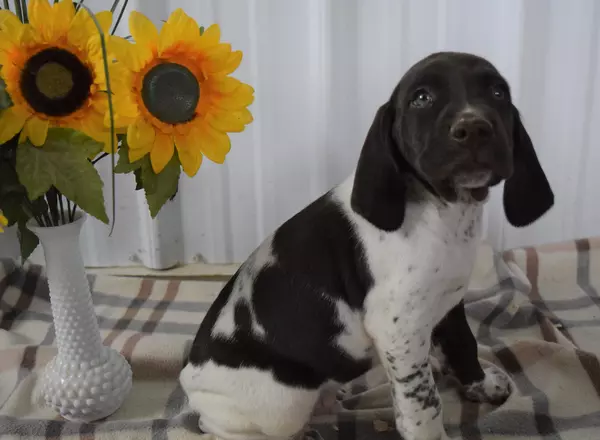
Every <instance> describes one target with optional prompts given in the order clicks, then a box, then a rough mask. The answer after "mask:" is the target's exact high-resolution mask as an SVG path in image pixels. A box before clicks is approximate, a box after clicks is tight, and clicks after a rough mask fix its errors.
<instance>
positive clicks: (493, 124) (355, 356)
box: [180, 53, 554, 440]
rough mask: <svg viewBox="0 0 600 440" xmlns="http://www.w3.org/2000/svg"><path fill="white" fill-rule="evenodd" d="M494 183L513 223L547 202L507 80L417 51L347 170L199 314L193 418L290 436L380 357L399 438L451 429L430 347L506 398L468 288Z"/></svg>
mask: <svg viewBox="0 0 600 440" xmlns="http://www.w3.org/2000/svg"><path fill="white" fill-rule="evenodd" d="M501 181H504V199H503V203H504V210H505V215H506V217H507V219H508V221H509V222H510V223H511V224H512V225H515V226H526V225H529V224H530V223H532V222H534V221H535V220H536V219H538V218H539V217H541V216H542V215H543V214H544V213H545V212H546V211H547V210H548V209H550V207H551V206H552V205H553V203H554V195H553V193H552V190H551V188H550V185H549V183H548V180H547V179H546V176H545V174H544V171H543V170H542V168H541V167H540V164H539V162H538V159H537V156H536V153H535V151H534V148H533V145H532V143H531V140H530V138H529V136H528V134H527V132H526V131H525V128H524V127H523V125H522V123H521V120H520V117H519V113H518V111H517V109H516V108H515V107H514V105H513V104H512V102H511V96H510V90H509V87H508V84H507V83H506V81H505V80H504V79H503V77H502V76H501V75H500V74H499V73H498V71H497V70H496V69H495V68H494V66H492V65H491V64H490V63H489V62H488V61H486V60H484V59H482V58H479V57H476V56H474V55H469V54H463V53H436V54H433V55H431V56H429V57H427V58H425V59H423V60H422V61H420V62H419V63H417V64H416V65H415V66H413V67H412V68H411V69H410V70H409V71H408V72H407V73H406V74H405V75H404V77H403V78H402V79H401V81H400V83H399V84H398V85H397V86H396V88H395V90H394V92H393V93H392V95H391V98H390V99H389V101H388V102H386V103H385V104H384V105H383V106H382V107H381V108H380V109H379V111H378V112H377V114H376V116H375V120H374V121H373V124H372V126H371V129H370V130H369V133H368V135H367V138H366V141H365V143H364V146H363V148H362V152H361V154H360V159H359V161H358V165H357V168H356V170H355V172H354V174H353V175H352V176H351V177H350V178H349V179H348V180H346V181H345V182H344V183H342V184H341V185H340V186H338V187H336V188H334V189H333V190H331V191H330V192H328V193H327V194H325V195H324V196H322V197H321V198H320V199H318V200H317V201H315V202H314V203H312V204H311V205H309V206H308V207H307V208H305V209H304V210H302V211H301V212H300V213H298V214H297V215H296V216H294V217H293V218H291V219H290V220H289V221H287V222H286V223H284V224H283V225H282V226H281V227H280V228H279V229H278V230H277V231H275V233H274V234H273V235H272V236H271V237H270V238H268V239H267V240H266V241H265V242H264V243H262V244H261V245H260V246H259V247H258V249H256V251H255V252H254V253H253V254H252V255H251V256H250V257H249V258H248V260H247V261H246V262H245V263H244V264H243V265H242V266H241V267H240V269H239V270H238V272H237V273H236V274H235V275H234V276H233V278H231V280H230V281H229V282H228V283H227V285H226V286H225V287H224V288H223V290H222V292H221V293H220V295H219V296H218V298H217V299H216V301H215V302H214V304H213V305H212V307H211V308H210V310H209V311H208V313H207V314H206V317H205V318H204V321H203V322H202V324H201V325H200V329H199V331H198V334H197V336H196V338H195V340H194V342H193V345H192V348H191V351H190V354H189V361H188V363H187V365H186V366H185V367H184V369H183V371H182V372H181V376H180V381H181V384H182V387H183V389H184V390H185V392H186V393H187V395H188V397H189V403H190V406H191V407H192V408H193V409H195V410H197V411H198V412H199V414H200V427H201V429H203V430H205V431H207V432H210V433H213V434H215V435H217V436H219V437H221V438H223V439H227V440H242V439H243V440H252V439H265V438H273V439H275V438H276V439H284V438H290V437H291V436H293V435H294V434H296V433H297V432H299V431H301V430H302V428H303V427H304V425H305V424H306V423H307V422H308V420H309V418H310V416H311V412H312V410H313V406H314V405H315V402H316V401H317V399H318V397H319V391H320V389H321V388H322V387H323V385H324V384H325V383H326V382H328V381H335V382H346V381H349V380H351V379H354V378H355V377H357V376H359V375H360V374H362V373H364V372H365V371H367V369H369V368H370V367H371V365H372V362H373V359H374V357H378V358H379V359H380V361H381V363H382V364H383V366H384V367H385V370H386V372H387V375H388V377H389V380H390V382H391V386H392V394H393V402H394V412H395V420H396V426H397V429H398V431H399V433H400V434H401V435H402V438H404V439H406V440H439V439H446V438H447V435H446V433H445V431H444V427H443V425H442V407H441V402H440V397H439V394H438V391H437V389H436V386H435V383H434V380H433V377H432V371H431V366H430V363H429V354H430V349H431V348H432V347H433V346H434V345H435V346H436V348H437V349H439V351H441V352H442V354H443V355H444V356H443V357H444V358H445V362H446V363H447V368H448V369H449V370H451V371H452V372H453V374H454V375H455V376H456V377H457V378H458V380H459V381H460V383H461V384H462V387H463V391H464V395H465V397H466V398H468V399H471V400H476V401H487V402H492V403H501V402H503V401H504V400H505V399H506V398H507V397H508V395H509V393H510V391H511V390H510V386H509V381H508V378H507V377H506V376H504V374H503V373H502V372H500V371H499V370H496V369H492V370H488V371H484V370H483V369H482V367H481V365H480V364H479V361H478V358H477V344H476V341H475V338H474V336H473V334H472V332H471V330H470V329H469V326H468V324H467V320H466V317H465V311H464V306H463V302H462V299H463V296H464V294H465V291H466V288H467V283H468V281H469V277H470V274H471V271H472V268H473V264H474V259H475V253H476V248H477V244H478V239H479V233H480V227H481V219H482V212H483V205H484V202H485V200H486V199H487V196H488V191H489V188H490V187H491V186H493V185H496V184H498V183H499V182H501Z"/></svg>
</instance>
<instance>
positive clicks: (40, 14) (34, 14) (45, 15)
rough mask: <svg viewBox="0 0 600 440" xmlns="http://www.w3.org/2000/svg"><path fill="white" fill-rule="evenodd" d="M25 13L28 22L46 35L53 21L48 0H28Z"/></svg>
mask: <svg viewBox="0 0 600 440" xmlns="http://www.w3.org/2000/svg"><path fill="white" fill-rule="evenodd" d="M27 14H28V16H29V24H30V25H31V26H33V27H34V28H35V29H37V30H38V31H40V32H41V33H42V35H44V36H46V37H47V36H48V35H49V31H50V30H51V28H52V24H51V23H52V22H53V21H54V14H53V12H52V6H50V3H48V0H30V1H29V7H28V8H27Z"/></svg>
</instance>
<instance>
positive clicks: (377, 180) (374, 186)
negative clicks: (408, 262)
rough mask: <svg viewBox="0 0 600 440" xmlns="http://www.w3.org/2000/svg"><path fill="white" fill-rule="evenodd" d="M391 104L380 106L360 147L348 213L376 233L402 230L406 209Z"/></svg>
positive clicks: (404, 190)
mask: <svg viewBox="0 0 600 440" xmlns="http://www.w3.org/2000/svg"><path fill="white" fill-rule="evenodd" d="M394 119H395V110H394V107H393V103H392V102H388V103H386V104H384V105H383V106H381V107H380V108H379V110H378V111H377V114H376V116H375V119H374V120H373V123H372V124H371V128H370V129H369V133H368V134H367V138H366V140H365V143H364V145H363V148H362V151H361V153H360V158H359V160H358V166H357V168H356V174H355V177H354V187H353V189H352V196H351V200H350V204H351V206H352V209H353V210H354V211H355V212H356V213H358V214H359V215H361V216H362V217H364V218H365V219H366V220H367V221H369V222H370V223H372V224H373V225H374V226H376V227H377V228H379V229H382V230H384V231H388V232H389V231H395V230H397V229H399V228H400V226H402V222H403V221H404V212H405V209H406V206H405V205H406V181H405V178H404V176H403V175H402V174H403V172H404V170H403V169H402V168H403V167H404V164H405V163H406V162H405V161H404V159H403V158H402V155H401V153H400V150H399V149H398V147H397V145H396V143H395V141H394V138H393V135H392V128H393V124H394Z"/></svg>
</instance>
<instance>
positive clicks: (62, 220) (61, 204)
mask: <svg viewBox="0 0 600 440" xmlns="http://www.w3.org/2000/svg"><path fill="white" fill-rule="evenodd" d="M58 203H59V204H60V220H61V224H63V225H64V224H66V222H65V207H64V206H63V195H62V194H61V193H60V192H59V193H58Z"/></svg>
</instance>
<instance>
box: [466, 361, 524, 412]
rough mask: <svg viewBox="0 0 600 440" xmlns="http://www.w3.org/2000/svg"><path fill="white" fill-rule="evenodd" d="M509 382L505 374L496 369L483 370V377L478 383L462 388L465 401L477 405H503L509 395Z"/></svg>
mask: <svg viewBox="0 0 600 440" xmlns="http://www.w3.org/2000/svg"><path fill="white" fill-rule="evenodd" d="M511 389H512V387H511V382H510V379H509V378H508V376H507V375H506V373H505V372H503V371H502V370H500V369H499V368H498V367H490V368H488V369H486V370H485V377H484V378H483V380H481V381H479V382H473V383H472V384H469V385H466V386H465V387H464V388H463V390H462V391H463V394H464V396H465V398H466V399H467V400H470V401H472V402H479V403H493V404H495V405H499V404H501V403H504V402H505V401H506V399H508V397H509V396H510V393H511Z"/></svg>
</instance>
